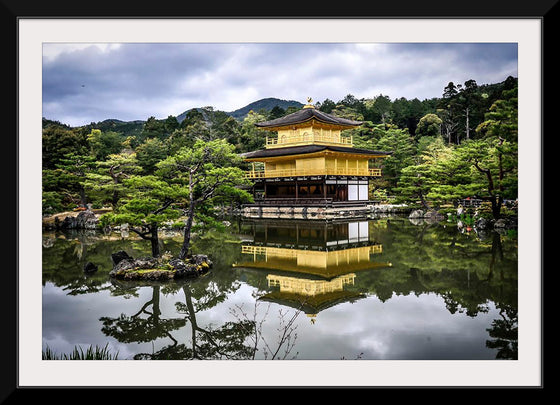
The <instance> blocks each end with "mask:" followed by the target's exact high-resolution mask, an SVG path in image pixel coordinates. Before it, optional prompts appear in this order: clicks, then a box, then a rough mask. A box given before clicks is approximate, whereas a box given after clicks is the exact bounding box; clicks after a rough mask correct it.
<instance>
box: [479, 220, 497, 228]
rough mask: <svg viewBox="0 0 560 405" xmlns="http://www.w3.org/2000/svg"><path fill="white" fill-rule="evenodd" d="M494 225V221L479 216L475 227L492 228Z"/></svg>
mask: <svg viewBox="0 0 560 405" xmlns="http://www.w3.org/2000/svg"><path fill="white" fill-rule="evenodd" d="M493 225H494V221H492V220H490V219H486V218H479V219H477V220H476V222H475V227H476V228H478V229H490V228H492V226H493Z"/></svg>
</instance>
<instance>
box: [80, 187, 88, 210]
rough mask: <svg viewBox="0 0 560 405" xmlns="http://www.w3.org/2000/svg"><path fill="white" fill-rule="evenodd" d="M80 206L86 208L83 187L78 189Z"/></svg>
mask: <svg viewBox="0 0 560 405" xmlns="http://www.w3.org/2000/svg"><path fill="white" fill-rule="evenodd" d="M80 204H82V207H87V200H86V191H85V189H84V188H83V187H80Z"/></svg>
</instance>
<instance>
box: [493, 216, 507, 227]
mask: <svg viewBox="0 0 560 405" xmlns="http://www.w3.org/2000/svg"><path fill="white" fill-rule="evenodd" d="M507 226H508V223H507V221H506V220H505V219H503V218H500V219H498V220H497V221H496V222H494V228H506V227H507Z"/></svg>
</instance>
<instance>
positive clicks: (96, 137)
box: [87, 129, 124, 160]
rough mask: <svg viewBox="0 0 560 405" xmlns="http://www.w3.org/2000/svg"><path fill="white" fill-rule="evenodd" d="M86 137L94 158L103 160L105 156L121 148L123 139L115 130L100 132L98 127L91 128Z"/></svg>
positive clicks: (117, 151)
mask: <svg viewBox="0 0 560 405" xmlns="http://www.w3.org/2000/svg"><path fill="white" fill-rule="evenodd" d="M87 139H88V142H89V144H90V148H91V154H92V156H93V157H94V158H95V159H96V160H105V159H106V158H107V156H109V155H112V154H116V153H119V152H120V151H121V150H122V149H123V144H122V142H123V141H124V139H122V137H121V135H120V134H119V133H117V132H113V131H108V132H101V130H99V129H92V130H91V132H90V133H89V134H88V136H87Z"/></svg>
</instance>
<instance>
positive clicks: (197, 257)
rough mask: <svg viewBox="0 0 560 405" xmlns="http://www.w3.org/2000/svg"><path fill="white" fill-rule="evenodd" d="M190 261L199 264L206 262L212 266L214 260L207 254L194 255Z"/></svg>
mask: <svg viewBox="0 0 560 405" xmlns="http://www.w3.org/2000/svg"><path fill="white" fill-rule="evenodd" d="M189 261H191V262H192V263H194V264H196V265H197V266H200V265H202V264H204V263H206V264H208V266H209V267H212V261H211V260H210V259H209V258H208V256H206V255H193V256H191V258H190V260H189Z"/></svg>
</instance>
